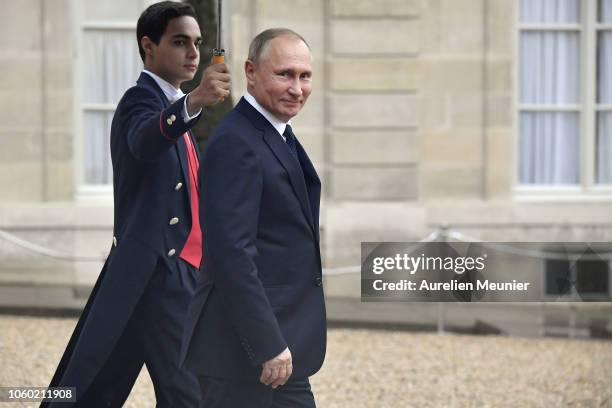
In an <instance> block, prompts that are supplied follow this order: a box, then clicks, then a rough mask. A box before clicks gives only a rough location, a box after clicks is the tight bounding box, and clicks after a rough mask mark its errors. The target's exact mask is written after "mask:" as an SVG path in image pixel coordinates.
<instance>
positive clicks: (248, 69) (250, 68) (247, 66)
mask: <svg viewBox="0 0 612 408" xmlns="http://www.w3.org/2000/svg"><path fill="white" fill-rule="evenodd" d="M244 75H245V76H246V79H247V84H252V83H253V81H254V80H255V78H254V77H255V63H254V62H253V61H251V60H250V59H248V60H246V61H245V62H244Z"/></svg>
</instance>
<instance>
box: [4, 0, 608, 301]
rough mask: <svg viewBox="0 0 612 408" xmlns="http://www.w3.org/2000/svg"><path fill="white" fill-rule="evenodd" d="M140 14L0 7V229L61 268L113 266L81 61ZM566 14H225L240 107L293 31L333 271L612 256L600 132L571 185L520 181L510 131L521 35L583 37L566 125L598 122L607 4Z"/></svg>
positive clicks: (322, 10) (124, 0)
mask: <svg viewBox="0 0 612 408" xmlns="http://www.w3.org/2000/svg"><path fill="white" fill-rule="evenodd" d="M542 2H543V3H542V4H543V7H548V6H547V5H546V4H545V3H546V1H543V0H542ZM149 3H151V2H150V1H141V0H121V1H119V0H117V1H114V0H113V1H105V2H96V1H93V0H84V1H77V0H24V1H20V2H15V1H12V2H6V4H4V5H3V13H2V16H1V17H0V20H1V21H2V24H0V31H1V32H2V35H0V83H1V85H0V94H1V95H2V99H1V101H2V109H0V117H1V119H2V120H0V140H1V141H2V142H1V143H2V149H0V187H1V190H2V195H1V196H0V230H2V231H5V232H8V233H10V234H12V235H14V236H18V237H20V238H23V239H25V240H28V241H31V242H33V243H36V244H39V245H42V246H44V247H47V248H50V249H53V250H56V251H60V252H63V253H69V254H77V255H84V256H103V254H104V253H105V252H106V250H107V249H108V247H109V245H110V243H111V238H112V200H111V194H112V193H111V191H110V189H109V188H108V185H104V183H98V184H95V185H90V184H88V183H87V177H86V176H85V170H84V169H85V163H84V162H85V161H86V156H87V155H86V154H85V153H84V144H85V143H86V142H84V141H85V140H87V135H86V134H85V133H86V132H85V129H86V128H87V123H86V122H87V120H88V119H87V114H88V113H91V112H107V113H109V112H110V114H112V103H113V101H112V100H106V101H102V102H99V101H98V102H96V101H94V102H92V103H90V102H84V100H85V99H86V96H85V92H84V90H85V89H87V87H88V85H87V83H86V82H85V80H84V78H86V77H87V76H88V75H90V74H91V69H90V68H91V67H88V65H87V64H88V62H91V61H88V60H87V59H88V58H86V56H87V55H88V54H87V52H86V48H88V47H91V46H93V45H95V44H96V43H95V42H87V41H89V40H88V35H90V34H91V33H92V32H96V33H97V32H100V33H109V32H111V33H116V34H117V35H119V37H118V38H119V40H120V41H122V39H123V38H126V39H127V38H129V40H126V41H133V30H134V27H135V21H136V19H137V16H138V14H139V12H140V11H141V10H142V9H143V8H144V7H145V6H146V5H147V4H149ZM548 3H550V4H552V3H554V2H552V3H551V2H548ZM570 3H571V1H570ZM576 3H577V4H578V7H579V11H580V14H579V17H578V18H577V21H576V22H574V23H572V22H571V21H570V23H567V22H566V21H562V22H561V23H559V24H560V25H559V26H555V25H554V24H555V22H554V21H553V23H550V21H548V22H544V23H542V24H540V25H538V24H536V23H533V21H532V20H525V19H524V18H523V17H522V16H523V14H521V13H522V10H521V7H526V6H525V1H522V2H521V1H519V0H368V1H366V0H308V1H305V0H284V1H273V0H225V1H224V6H223V7H224V11H225V12H224V27H225V30H224V33H223V40H224V44H226V48H227V49H228V54H227V58H228V61H229V64H230V67H231V70H232V73H233V78H234V80H233V87H234V88H233V89H234V95H235V98H236V99H237V97H238V96H239V95H241V94H242V92H243V91H244V89H245V83H244V79H243V75H242V66H243V61H244V59H245V57H246V54H247V48H248V43H249V41H250V39H251V38H252V37H253V36H254V35H255V34H256V33H258V32H259V31H261V30H263V29H265V28H268V27H274V26H286V27H290V28H292V29H294V30H296V31H298V32H299V33H301V34H302V35H303V36H304V37H305V38H306V39H307V40H308V41H309V43H310V46H311V48H312V51H313V55H314V78H313V81H314V90H313V93H312V96H311V98H310V100H309V103H308V104H307V106H306V107H305V108H304V110H303V112H302V113H301V114H300V115H299V117H297V118H296V119H295V120H294V129H295V130H296V133H297V135H298V137H299V138H300V140H301V141H302V143H303V144H304V145H305V147H306V149H307V150H308V152H309V153H310V155H311V158H312V159H313V162H314V164H315V166H316V167H317V169H318V171H319V173H320V174H321V176H322V180H323V183H324V192H323V205H322V212H321V228H322V237H323V242H322V245H323V253H324V258H325V261H324V262H325V266H326V267H328V268H335V267H341V266H349V265H358V264H359V262H360V242H361V241H413V240H418V239H421V238H423V237H425V236H427V235H428V234H430V233H431V232H432V231H436V230H438V229H440V228H445V229H450V230H454V231H459V232H461V233H464V234H466V235H469V236H472V237H476V238H479V239H482V240H490V241H498V242H501V241H546V242H548V241H612V186H611V185H610V184H606V183H605V182H602V183H598V182H596V181H595V179H596V177H595V176H593V174H592V173H593V171H592V170H590V169H591V167H594V165H595V164H594V163H595V161H596V159H595V156H594V154H593V150H594V149H593V146H592V145H593V143H592V141H593V140H594V138H596V136H593V133H594V128H593V127H591V128H589V127H588V126H582V127H581V128H580V132H579V135H578V138H579V141H578V145H579V146H580V151H579V152H577V153H576V154H577V155H578V156H579V158H580V160H579V162H580V164H579V166H580V176H579V179H578V181H576V182H575V183H572V184H571V185H566V184H563V183H561V184H559V183H523V182H521V179H520V177H519V166H520V163H521V160H523V158H521V157H520V154H519V153H520V151H521V150H520V146H519V144H520V141H521V120H522V119H521V117H522V116H521V114H522V112H523V111H528V110H529V109H532V108H533V106H531V105H530V104H527V103H523V101H522V100H521V94H520V92H521V91H520V90H521V81H522V80H523V79H522V76H523V75H524V72H523V71H522V69H524V68H522V67H524V64H523V62H524V60H522V59H521V58H522V57H524V55H523V54H522V52H521V50H522V48H521V47H522V44H523V43H522V41H523V37H522V35H523V32H540V31H546V30H552V31H555V30H561V31H563V30H565V31H570V32H571V31H572V30H573V31H576V32H577V33H578V34H577V35H578V37H579V41H580V44H581V47H582V48H581V51H580V52H581V56H586V57H588V58H591V59H594V61H592V62H589V61H586V62H584V61H583V60H587V59H588V58H581V61H583V62H582V63H581V65H580V67H581V74H580V78H579V81H580V87H581V88H580V89H581V90H583V93H582V96H581V100H580V101H579V102H578V105H580V106H579V107H578V108H576V109H577V110H579V111H580V114H581V115H582V114H583V113H584V112H586V114H584V117H585V118H586V117H588V116H589V115H591V113H592V112H595V111H596V110H598V109H600V110H601V111H606V109H609V106H608V105H607V104H605V103H602V104H600V105H601V106H600V105H598V107H594V102H593V103H591V102H589V101H585V98H587V97H588V95H590V94H589V92H591V93H592V91H593V89H591V88H593V87H597V83H596V82H595V83H593V81H595V80H596V78H597V77H598V76H597V74H596V73H595V72H596V67H595V68H594V66H595V65H597V58H598V56H597V53H596V52H590V53H589V52H588V50H587V49H591V48H593V46H592V43H593V42H594V41H596V37H597V36H598V35H599V34H602V35H604V34H605V33H606V32H607V30H609V29H610V28H611V27H610V23H609V22H607V20H606V21H604V20H602V19H603V17H602V18H599V17H597V16H598V15H599V14H598V11H597V10H598V7H600V8H601V7H604V6H605V4H607V3H609V2H608V1H607V0H599V1H597V0H576ZM602 4H603V6H602ZM551 7H552V6H551ZM555 7H556V6H555ZM551 24H552V26H551ZM551 27H552V28H551ZM204 31H206V28H204ZM593 33H595V34H593ZM121 35H125V37H121ZM109 41H110V40H109ZM103 44H106V43H103ZM589 44H591V45H589ZM527 69H529V68H527ZM589 89H590V91H589ZM114 102H116V101H114ZM528 105H529V106H528ZM534 109H535V108H534ZM538 109H540V108H538ZM541 109H544V108H541ZM555 109H557V108H556V107H553V108H552V110H555ZM563 109H566V108H565V107H563ZM567 109H569V108H567ZM536 110H537V109H536ZM598 157H599V156H598ZM599 160H600V161H601V158H600V159H599ZM583 170H584V171H583ZM24 261H27V263H26V262H24ZM24 265H27V266H24ZM100 265H101V264H100V263H99V262H65V261H60V260H54V259H51V258H49V257H46V256H41V255H38V254H36V253H32V252H31V251H28V250H24V249H21V248H19V247H18V246H16V245H15V244H14V243H12V242H9V241H6V240H3V241H0V273H1V274H3V275H4V278H3V279H4V280H12V281H14V282H16V283H19V282H22V281H39V282H50V281H53V282H58V281H62V282H64V281H65V282H73V283H75V282H76V283H79V284H87V283H91V282H92V281H93V279H95V276H96V275H97V273H98V271H99V267H100ZM43 271H44V272H43ZM347 279H348V278H347ZM350 279H353V278H350ZM609 282H610V279H608V290H609V291H610V290H612V289H610V286H611V285H610V283H609ZM332 286H333V285H332Z"/></svg>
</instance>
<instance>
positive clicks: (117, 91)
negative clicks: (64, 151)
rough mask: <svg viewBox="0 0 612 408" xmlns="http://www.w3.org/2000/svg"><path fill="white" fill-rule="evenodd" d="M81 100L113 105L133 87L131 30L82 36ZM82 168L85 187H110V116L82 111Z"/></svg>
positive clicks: (135, 69)
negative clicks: (100, 185)
mask: <svg viewBox="0 0 612 408" xmlns="http://www.w3.org/2000/svg"><path fill="white" fill-rule="evenodd" d="M82 55H83V58H82V60H83V63H82V72H83V84H82V92H83V94H82V100H83V102H84V103H85V104H87V103H105V104H116V103H117V102H119V99H120V98H121V96H122V94H123V93H124V92H125V90H126V89H128V88H129V87H131V86H133V85H134V84H135V83H136V79H137V78H138V74H139V73H140V71H141V70H142V61H141V59H140V55H139V54H138V45H137V43H136V35H135V33H134V31H133V30H125V31H103V30H87V31H85V32H84V36H83V54H82ZM83 118H84V120H83V130H84V135H83V139H84V141H83V148H84V154H83V161H84V163H83V168H84V171H85V177H84V181H85V183H86V184H110V183H111V182H112V170H111V166H110V142H109V136H110V121H111V120H112V112H108V111H99V110H90V109H87V108H86V109H84V111H83Z"/></svg>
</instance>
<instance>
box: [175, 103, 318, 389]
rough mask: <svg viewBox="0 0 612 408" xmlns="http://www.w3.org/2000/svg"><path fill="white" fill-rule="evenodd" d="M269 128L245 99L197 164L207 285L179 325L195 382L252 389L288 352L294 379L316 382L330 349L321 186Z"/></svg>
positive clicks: (203, 281) (201, 286) (200, 288)
mask: <svg viewBox="0 0 612 408" xmlns="http://www.w3.org/2000/svg"><path fill="white" fill-rule="evenodd" d="M297 149H298V155H299V160H300V163H301V169H303V170H301V169H300V166H299V165H298V162H297V160H296V158H295V157H294V156H293V155H292V153H291V151H290V149H289V147H288V146H287V145H286V143H285V142H284V141H283V139H282V138H281V136H280V135H279V134H278V132H277V131H276V130H275V129H274V127H273V126H272V125H271V124H270V123H269V122H268V121H267V120H266V119H265V118H264V117H263V116H262V115H261V114H260V113H259V112H257V110H255V108H253V107H252V106H251V105H250V104H249V103H248V102H247V101H246V100H244V99H241V100H240V102H239V103H238V105H237V106H236V107H235V108H234V110H233V111H231V112H230V113H229V114H228V115H227V116H226V117H225V119H224V120H223V121H222V123H221V124H220V125H219V126H218V127H217V128H216V129H215V131H214V132H213V135H212V136H211V138H210V140H209V142H208V144H207V148H206V152H205V155H204V159H203V162H202V166H201V169H202V172H203V173H202V182H203V185H204V188H203V189H202V190H201V192H200V194H201V196H202V199H201V202H202V204H203V205H202V206H201V207H200V208H201V211H202V213H201V218H200V219H201V220H203V229H204V263H203V276H202V279H201V280H200V282H199V283H198V288H197V289H196V293H195V295H194V298H193V300H192V302H191V305H190V309H189V312H188V316H187V321H186V323H185V336H184V339H183V347H182V353H181V356H182V361H183V362H184V364H185V367H186V368H188V369H189V370H191V371H193V372H195V373H198V374H200V375H207V376H213V377H217V378H219V377H220V378H228V379H236V378H252V379H253V380H257V379H258V378H259V375H260V373H261V365H262V363H264V362H265V361H267V360H269V359H271V358H273V357H275V356H277V355H278V354H280V353H281V352H282V351H283V350H284V349H285V347H286V346H289V350H290V351H291V353H292V357H293V377H294V378H303V377H307V376H310V375H312V374H314V373H315V372H316V371H317V370H318V369H319V368H320V367H321V365H322V363H323V359H324V356H325V347H326V317H325V303H324V297H323V288H322V283H321V257H320V250H319V201H320V192H321V183H320V181H319V178H318V176H317V173H316V171H315V169H314V167H313V166H312V163H311V162H310V160H309V159H308V156H307V155H306V152H305V151H304V149H303V148H302V146H301V145H299V143H298V146H297Z"/></svg>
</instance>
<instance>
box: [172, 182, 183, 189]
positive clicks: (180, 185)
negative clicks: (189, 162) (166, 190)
mask: <svg viewBox="0 0 612 408" xmlns="http://www.w3.org/2000/svg"><path fill="white" fill-rule="evenodd" d="M181 188H183V183H181V182H180V181H179V182H178V183H176V186H174V191H179V190H180V189H181Z"/></svg>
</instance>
